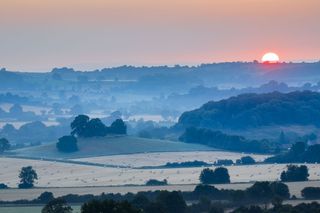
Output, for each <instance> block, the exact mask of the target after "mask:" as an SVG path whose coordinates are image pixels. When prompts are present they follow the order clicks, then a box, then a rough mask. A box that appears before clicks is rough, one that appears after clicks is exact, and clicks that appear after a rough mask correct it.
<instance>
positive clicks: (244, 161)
mask: <svg viewBox="0 0 320 213" xmlns="http://www.w3.org/2000/svg"><path fill="white" fill-rule="evenodd" d="M255 163H256V161H255V160H254V159H253V158H252V157H251V156H244V157H242V158H241V159H240V164H242V165H251V164H255Z"/></svg>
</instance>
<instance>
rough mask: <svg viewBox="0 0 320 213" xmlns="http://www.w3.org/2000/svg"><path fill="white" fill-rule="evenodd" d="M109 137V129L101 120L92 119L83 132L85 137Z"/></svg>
mask: <svg viewBox="0 0 320 213" xmlns="http://www.w3.org/2000/svg"><path fill="white" fill-rule="evenodd" d="M106 135H107V127H106V125H104V124H103V123H102V121H101V120H100V119H99V118H93V119H91V120H90V121H89V122H88V123H87V125H86V127H85V130H84V131H83V135H82V136H83V137H87V138H89V137H103V136H106Z"/></svg>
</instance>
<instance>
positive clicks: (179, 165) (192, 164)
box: [163, 160, 210, 168]
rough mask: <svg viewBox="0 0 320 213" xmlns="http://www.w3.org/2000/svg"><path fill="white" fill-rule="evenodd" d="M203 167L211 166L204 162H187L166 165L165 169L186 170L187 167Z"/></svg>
mask: <svg viewBox="0 0 320 213" xmlns="http://www.w3.org/2000/svg"><path fill="white" fill-rule="evenodd" d="M201 166H210V164H208V163H206V162H204V161H198V160H195V161H186V162H180V163H179V162H174V163H170V162H169V163H166V165H164V166H163V167H166V168H185V167H201Z"/></svg>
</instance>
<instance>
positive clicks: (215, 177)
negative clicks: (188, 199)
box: [199, 167, 230, 184]
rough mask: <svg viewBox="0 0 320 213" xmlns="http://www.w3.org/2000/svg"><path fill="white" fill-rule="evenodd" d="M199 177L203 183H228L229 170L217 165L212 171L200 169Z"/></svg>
mask: <svg viewBox="0 0 320 213" xmlns="http://www.w3.org/2000/svg"><path fill="white" fill-rule="evenodd" d="M199 179H200V181H201V183H203V184H219V183H230V176H229V172H228V170H227V169H226V168H224V167H218V168H216V169H215V170H214V171H213V170H211V169H209V168H206V169H204V170H202V172H201V174H200V178H199Z"/></svg>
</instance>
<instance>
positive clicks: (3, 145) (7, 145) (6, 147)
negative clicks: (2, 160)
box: [0, 138, 10, 154]
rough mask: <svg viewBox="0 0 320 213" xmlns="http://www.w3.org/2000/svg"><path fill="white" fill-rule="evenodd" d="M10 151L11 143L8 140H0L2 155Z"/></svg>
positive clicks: (0, 152)
mask: <svg viewBox="0 0 320 213" xmlns="http://www.w3.org/2000/svg"><path fill="white" fill-rule="evenodd" d="M9 149H10V143H9V141H8V140H7V139H6V138H0V154H2V153H3V152H4V151H6V150H9Z"/></svg>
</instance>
